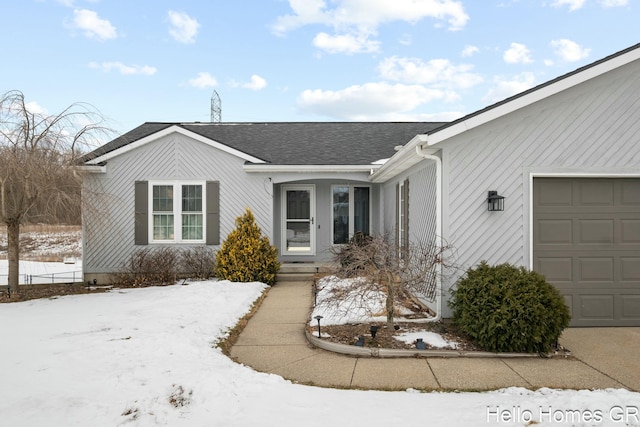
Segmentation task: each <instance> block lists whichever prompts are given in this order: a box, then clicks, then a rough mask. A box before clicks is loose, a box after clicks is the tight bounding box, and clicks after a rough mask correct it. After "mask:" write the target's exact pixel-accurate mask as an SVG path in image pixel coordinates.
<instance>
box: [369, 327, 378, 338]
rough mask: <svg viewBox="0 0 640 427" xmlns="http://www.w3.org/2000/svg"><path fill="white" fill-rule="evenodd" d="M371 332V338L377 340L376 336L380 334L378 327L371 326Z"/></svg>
mask: <svg viewBox="0 0 640 427" xmlns="http://www.w3.org/2000/svg"><path fill="white" fill-rule="evenodd" d="M369 331H370V332H371V338H375V337H376V334H377V333H378V326H376V325H371V328H369Z"/></svg>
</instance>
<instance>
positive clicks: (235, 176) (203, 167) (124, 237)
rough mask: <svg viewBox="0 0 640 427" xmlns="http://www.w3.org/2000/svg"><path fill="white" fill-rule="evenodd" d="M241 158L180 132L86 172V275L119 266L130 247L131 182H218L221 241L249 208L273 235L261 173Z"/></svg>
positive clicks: (268, 194) (132, 243)
mask: <svg viewBox="0 0 640 427" xmlns="http://www.w3.org/2000/svg"><path fill="white" fill-rule="evenodd" d="M243 164H244V160H243V159H240V158H238V157H236V156H233V155H231V154H228V153H225V152H223V151H220V150H217V149H215V148H212V147H210V146H208V145H206V144H203V143H201V142H198V141H195V140H192V139H190V138H188V137H185V136H183V135H180V134H171V135H168V136H166V137H163V138H161V139H159V140H156V141H152V142H149V143H147V144H145V145H143V146H142V147H139V148H136V149H134V150H131V151H129V152H127V153H124V154H122V155H120V156H117V157H114V158H112V159H110V160H109V161H108V162H107V166H106V168H107V173H105V174H90V175H88V176H87V177H86V179H85V182H84V184H85V185H84V193H85V195H86V196H87V197H88V198H89V199H90V200H93V202H90V203H91V205H92V206H91V208H90V209H87V210H85V213H84V215H85V217H84V221H83V223H84V232H85V236H84V249H83V252H84V253H83V263H84V271H85V273H86V274H98V273H111V272H115V271H118V270H119V269H121V267H122V264H123V263H124V262H125V260H127V259H128V257H130V256H131V254H132V253H133V251H134V249H135V248H136V245H135V233H134V224H135V223H134V215H135V202H134V193H135V191H134V190H135V182H136V181H153V180H175V181H179V180H201V181H219V182H220V239H221V241H223V240H224V239H225V238H226V236H227V235H228V234H229V232H231V230H232V229H233V228H234V226H235V219H236V218H237V217H238V216H239V215H241V214H242V213H243V212H244V210H245V208H247V207H249V208H251V210H252V211H253V214H254V215H255V217H256V221H257V223H258V224H259V226H260V227H261V228H262V231H263V232H264V233H265V234H266V235H267V236H268V237H269V238H270V239H273V235H272V224H273V221H272V211H273V208H272V200H273V199H272V192H271V188H270V184H265V183H264V182H263V181H264V177H261V176H256V175H251V174H247V173H245V172H244V171H243V169H242V167H243Z"/></svg>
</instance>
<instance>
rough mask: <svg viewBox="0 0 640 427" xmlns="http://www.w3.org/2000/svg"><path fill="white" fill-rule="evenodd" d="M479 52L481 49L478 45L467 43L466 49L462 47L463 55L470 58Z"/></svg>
mask: <svg viewBox="0 0 640 427" xmlns="http://www.w3.org/2000/svg"><path fill="white" fill-rule="evenodd" d="M478 52H480V49H478V47H477V46H473V45H467V46H465V47H464V49H462V53H461V55H462V57H463V58H468V57H470V56H473V55H475V54H476V53H478Z"/></svg>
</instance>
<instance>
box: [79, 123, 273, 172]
mask: <svg viewBox="0 0 640 427" xmlns="http://www.w3.org/2000/svg"><path fill="white" fill-rule="evenodd" d="M172 133H179V134H181V135H184V136H186V137H188V138H191V139H194V140H196V141H199V142H202V143H203V144H207V145H209V146H211V147H213V148H216V149H218V150H220V151H224V152H225V153H229V154H232V155H234V156H236V157H239V158H241V159H243V160H245V161H247V162H252V163H266V162H265V161H264V160H262V159H259V158H257V157H253V156H251V155H249V154H247V153H243V152H242V151H239V150H236V149H234V148H231V147H229V146H228V145H225V144H221V143H219V142H217V141H215V140H213V139H209V138H207V137H204V136H202V135H199V134H197V133H194V132H191V131H189V130H187V129H184V128H182V127H180V126H176V125H173V126H170V127H168V128H166V129H162V130H161V131H158V132H155V133H153V134H151V135H148V136H146V137H144V138H141V139H139V140H137V141H134V142H132V143H130V144H127V145H124V146H122V147H120V148H118V149H116V150H113V151H110V152H108V153H106V154H104V155H102V156H100V157H96V158H95V159H91V160H89V161H88V162H87V164H97V163H102V162H106V161H108V160H109V159H112V158H114V157H117V156H120V155H122V154H124V153H127V152H129V151H131V150H135V149H136V148H138V147H142V146H143V145H145V144H148V143H150V142H152V141H156V140H158V139H160V138H164V137H165V136H168V135H171V134H172Z"/></svg>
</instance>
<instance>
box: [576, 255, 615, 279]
mask: <svg viewBox="0 0 640 427" xmlns="http://www.w3.org/2000/svg"><path fill="white" fill-rule="evenodd" d="M613 266H614V259H613V257H597V258H596V257H579V258H578V267H579V269H578V277H577V279H578V281H580V282H587V283H588V282H599V283H603V282H606V283H613V281H614V273H613Z"/></svg>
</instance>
